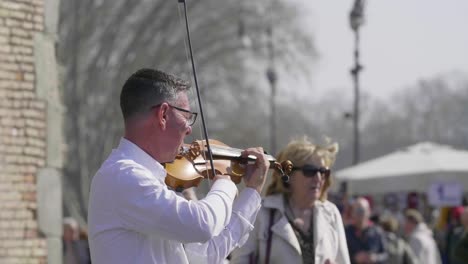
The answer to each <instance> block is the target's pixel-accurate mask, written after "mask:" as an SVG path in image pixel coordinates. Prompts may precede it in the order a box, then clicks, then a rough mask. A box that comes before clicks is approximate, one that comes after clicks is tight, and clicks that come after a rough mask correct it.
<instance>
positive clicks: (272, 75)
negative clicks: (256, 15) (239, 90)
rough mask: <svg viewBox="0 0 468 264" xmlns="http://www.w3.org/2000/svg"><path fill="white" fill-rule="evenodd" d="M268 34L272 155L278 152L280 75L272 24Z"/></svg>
mask: <svg viewBox="0 0 468 264" xmlns="http://www.w3.org/2000/svg"><path fill="white" fill-rule="evenodd" d="M267 35H268V58H269V61H270V62H269V63H270V65H269V66H268V68H267V70H266V77H267V80H268V83H269V84H270V89H271V94H270V107H271V109H270V148H271V149H270V151H271V153H272V155H275V154H276V120H275V116H276V103H275V97H276V81H277V79H278V76H277V74H276V70H275V67H274V58H275V53H274V47H273V29H272V27H271V25H269V26H268V28H267Z"/></svg>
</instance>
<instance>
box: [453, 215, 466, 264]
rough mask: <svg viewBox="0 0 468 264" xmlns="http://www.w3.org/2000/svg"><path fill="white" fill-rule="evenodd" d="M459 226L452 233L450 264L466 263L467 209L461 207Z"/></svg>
mask: <svg viewBox="0 0 468 264" xmlns="http://www.w3.org/2000/svg"><path fill="white" fill-rule="evenodd" d="M460 223H461V226H460V227H458V228H456V229H455V231H454V236H453V240H452V241H451V244H452V245H453V247H452V248H451V250H450V253H449V254H450V258H449V259H450V264H462V263H468V236H467V234H468V207H463V210H462V212H461V213H460Z"/></svg>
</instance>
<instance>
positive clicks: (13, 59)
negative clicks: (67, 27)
mask: <svg viewBox="0 0 468 264" xmlns="http://www.w3.org/2000/svg"><path fill="white" fill-rule="evenodd" d="M44 1H45V0H29V1H27V0H16V1H15V0H0V263H46V259H47V243H46V239H45V237H44V235H43V234H42V232H40V231H39V227H38V219H37V215H38V213H37V209H38V202H37V184H36V183H37V173H38V171H39V170H40V169H41V168H43V167H44V166H45V165H46V164H45V163H46V131H47V128H46V125H47V124H46V120H47V102H46V101H45V100H43V99H39V98H38V96H37V93H36V89H37V87H36V77H37V76H36V68H35V59H34V51H35V48H34V35H35V34H36V33H37V32H42V31H44Z"/></svg>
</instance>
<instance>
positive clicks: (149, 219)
mask: <svg viewBox="0 0 468 264" xmlns="http://www.w3.org/2000/svg"><path fill="white" fill-rule="evenodd" d="M165 176H166V171H165V170H164V168H163V166H162V165H161V164H159V163H158V162H157V161H156V160H154V159H153V158H152V157H151V156H149V155H148V154H147V153H146V152H144V151H143V150H142V149H140V148H139V147H138V146H136V145H135V144H133V143H132V142H130V141H128V140H126V139H121V141H120V144H119V146H118V148H117V149H114V150H113V151H112V153H111V154H110V156H109V158H108V159H107V160H106V161H105V162H104V163H103V164H102V166H101V168H100V169H99V170H98V172H97V173H96V175H95V176H94V178H93V180H92V183H91V192H90V199H89V208H88V224H89V235H90V236H89V242H90V249H91V258H92V262H93V263H96V264H104V263H109V264H110V263H112V264H119V263H122V264H123V263H125V264H128V263H145V264H146V263H189V261H190V263H221V262H222V261H223V260H224V259H225V258H226V256H227V255H228V254H229V253H230V251H231V250H232V249H234V248H235V247H238V246H241V245H242V244H243V243H245V241H246V240H247V238H248V233H249V232H250V231H251V230H252V229H253V225H252V223H253V222H254V221H255V217H256V215H257V213H258V210H259V209H260V202H261V198H260V195H259V194H258V192H257V191H255V190H254V189H252V188H245V189H244V190H243V191H242V192H241V193H240V195H239V197H238V198H237V199H236V201H235V202H234V197H235V195H236V192H237V188H236V186H235V184H234V183H233V182H232V181H229V180H224V179H220V180H217V181H215V183H214V184H213V186H212V187H211V190H210V192H208V194H207V196H206V197H205V198H204V199H202V200H199V201H187V200H186V199H185V198H183V197H180V196H178V195H177V194H176V193H175V192H174V191H172V190H169V189H168V187H167V186H166V184H165V183H164V178H165ZM233 202H234V204H233Z"/></svg>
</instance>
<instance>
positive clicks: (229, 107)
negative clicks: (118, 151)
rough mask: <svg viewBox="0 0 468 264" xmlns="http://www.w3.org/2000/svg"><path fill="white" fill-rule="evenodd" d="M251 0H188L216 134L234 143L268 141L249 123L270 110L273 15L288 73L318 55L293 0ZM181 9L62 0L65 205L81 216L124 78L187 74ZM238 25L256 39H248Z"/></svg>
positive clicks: (106, 147) (116, 117) (113, 133)
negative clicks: (143, 71)
mask: <svg viewBox="0 0 468 264" xmlns="http://www.w3.org/2000/svg"><path fill="white" fill-rule="evenodd" d="M253 2H255V3H253ZM253 2H251V1H216V0H205V1H196V0H193V1H188V5H189V6H188V10H189V18H190V22H191V24H190V26H191V31H192V38H193V40H192V41H193V44H194V47H193V48H194V52H195V60H196V64H197V66H198V70H199V72H198V74H199V79H200V84H201V86H202V94H203V97H204V103H205V104H206V108H205V109H206V110H207V119H208V120H209V121H210V124H213V125H211V130H212V132H213V133H212V137H219V138H223V139H224V140H226V141H228V142H232V143H234V144H239V143H242V144H245V145H246V144H247V143H249V142H248V141H250V142H254V141H257V140H258V142H263V141H262V138H263V137H264V135H262V133H264V132H262V131H259V130H258V128H257V127H255V126H251V124H252V123H254V124H255V122H256V121H258V123H257V124H262V122H264V119H265V116H266V115H267V112H266V110H265V109H267V108H266V107H267V105H268V103H267V102H265V100H264V98H265V97H266V96H267V95H268V93H267V90H268V89H267V83H266V82H265V81H264V80H263V81H261V82H259V79H263V78H264V77H263V74H262V75H261V76H257V75H256V74H257V73H258V71H256V69H258V68H263V67H266V64H267V63H268V59H267V56H266V48H265V47H266V45H265V32H266V28H267V27H268V25H273V26H274V32H273V34H272V35H271V36H272V39H271V41H272V42H274V43H275V45H274V47H275V50H274V51H275V62H276V63H277V65H278V67H280V69H287V70H284V72H282V74H285V75H286V74H296V75H301V76H310V75H311V74H310V69H311V68H310V67H309V65H310V63H311V61H313V59H314V58H315V52H314V46H313V41H312V37H311V36H310V35H308V34H306V33H304V32H302V31H301V30H300V29H299V28H300V25H298V23H299V20H298V14H299V13H298V9H297V8H296V7H294V6H291V5H290V4H289V3H288V2H287V1H280V0H270V1H266V0H261V1H253ZM181 14H182V11H181V9H180V7H179V6H178V4H177V1H176V0H171V1H169V0H153V1H149V0H143V1H130V0H95V1H90V0H63V1H61V23H60V34H59V38H60V42H59V43H60V46H59V47H58V50H59V54H58V55H59V59H60V60H61V62H62V64H63V66H64V74H63V75H64V76H63V78H62V79H63V100H64V103H65V106H66V108H67V114H66V120H67V121H66V127H65V130H66V131H65V133H66V137H67V143H68V146H67V147H68V151H67V159H66V160H67V164H66V166H65V173H64V174H65V178H64V188H65V191H64V195H65V197H64V201H65V202H64V203H65V211H66V212H67V213H68V214H72V215H74V216H75V217H77V218H80V217H81V219H82V221H84V219H85V218H86V212H87V201H88V193H89V186H90V182H91V179H92V176H93V174H94V173H95V171H96V170H97V168H98V167H99V165H100V163H101V162H102V161H103V160H104V159H105V158H106V155H108V153H109V152H110V150H111V148H112V147H113V146H114V145H115V144H116V143H117V141H118V139H119V137H120V136H121V134H122V126H123V124H122V121H121V119H122V118H121V116H120V110H119V108H118V96H119V93H120V87H121V86H122V84H123V82H124V80H125V78H127V77H128V76H129V75H130V74H131V73H132V72H134V71H136V70H137V69H139V68H142V67H153V68H158V69H161V70H164V71H168V72H171V73H174V74H177V75H180V76H183V77H184V76H185V77H186V78H190V76H191V73H190V70H189V67H188V63H187V48H186V41H185V38H186V37H185V28H184V27H183V20H182V18H181ZM240 27H243V28H244V29H245V33H246V35H248V36H249V37H250V39H251V40H252V43H253V45H252V46H251V47H250V48H248V49H246V47H245V45H243V43H242V36H240V34H239V31H240ZM246 109H250V110H248V111H247V110H246ZM234 124H235V125H234ZM233 126H234V127H233ZM239 128H241V129H239ZM246 134H248V135H249V139H248V140H247V141H246V137H245V135H246ZM250 136H251V137H250ZM256 145H257V144H256Z"/></svg>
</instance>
